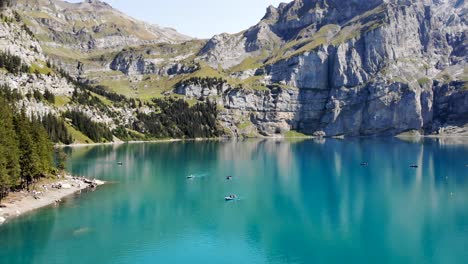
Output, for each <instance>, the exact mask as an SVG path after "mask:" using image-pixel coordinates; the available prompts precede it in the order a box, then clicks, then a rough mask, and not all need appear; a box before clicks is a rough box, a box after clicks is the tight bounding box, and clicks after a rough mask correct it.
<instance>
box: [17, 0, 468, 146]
mask: <svg viewBox="0 0 468 264" xmlns="http://www.w3.org/2000/svg"><path fill="white" fill-rule="evenodd" d="M20 1H21V0H20ZM36 1H42V0H36ZM53 1H54V2H58V3H60V2H61V1H60V0H53ZM92 2H93V3H91V4H97V5H99V2H98V3H95V1H92ZM87 4H90V3H87ZM85 5H86V4H85ZM105 5H106V4H105ZM19 7H20V9H21V8H22V6H21V5H19ZM38 8H39V9H44V7H38ZM18 12H19V13H20V14H21V16H22V17H23V18H24V19H25V22H26V24H27V25H28V26H30V24H29V23H27V22H28V19H29V18H30V17H34V16H37V15H35V14H31V13H30V12H31V9H24V8H23V9H22V10H19V11H18ZM89 14H90V15H91V16H92V15H93V14H92V12H91V13H89ZM71 18H73V17H71ZM36 21H38V22H40V23H39V24H38V25H39V28H38V29H36V30H33V31H34V32H37V31H40V30H44V28H47V27H48V26H47V24H46V23H44V21H43V20H41V19H39V20H36ZM76 21H79V20H76ZM76 21H75V22H71V23H69V24H70V25H71V24H74V23H75V24H76ZM41 23H42V24H41ZM70 25H68V28H64V30H65V31H67V30H68V31H67V32H68V33H70V32H72V33H73V32H75V31H76V30H73V29H72V28H71V27H70ZM118 28H119V26H116V27H115V30H117V29H118ZM124 29H125V27H123V29H120V30H121V31H125V30H124ZM467 31H468V30H467V8H466V5H465V4H464V1H454V0H445V1H435V0H434V1H432V0H418V1H405V0H372V1H365V3H364V4H363V1H360V0H347V1H344V2H343V1H332V0H295V1H291V2H290V3H283V4H280V5H279V6H278V7H268V8H267V10H266V14H265V16H264V17H263V18H262V20H261V21H259V23H257V24H256V25H254V26H252V27H250V28H249V29H246V30H244V31H242V32H240V33H237V34H220V35H216V36H214V37H213V38H211V39H209V40H196V39H188V40H186V39H182V40H180V41H175V42H170V41H169V42H157V43H144V44H141V45H140V44H138V45H127V44H128V43H125V42H123V44H122V45H121V46H117V47H116V46H114V43H112V44H109V45H108V46H106V44H105V42H104V46H102V47H97V48H95V49H94V50H93V49H91V50H93V51H91V52H90V51H89V50H88V49H85V51H84V52H78V53H74V52H71V51H70V50H67V51H63V50H61V51H63V52H64V54H60V53H58V52H57V50H60V49H55V50H51V48H50V46H49V47H48V45H49V42H47V41H45V40H44V39H41V37H40V36H38V34H35V36H36V37H37V38H38V42H39V43H40V45H41V46H42V47H43V48H44V53H45V56H46V57H47V58H50V59H52V61H53V62H54V64H56V65H58V66H59V67H61V68H62V69H64V70H66V71H67V72H68V73H69V74H70V75H71V77H72V78H74V79H75V80H78V81H79V82H83V83H85V84H86V85H88V86H89V89H93V90H94V89H96V88H99V89H104V90H106V92H105V93H104V92H102V91H101V90H99V91H101V92H100V93H102V94H106V93H108V92H111V93H112V92H115V93H118V94H122V95H125V96H127V97H129V98H133V99H137V100H142V101H151V100H153V98H166V99H168V98H174V97H175V98H183V99H184V100H186V101H187V102H189V103H191V104H193V103H196V102H204V101H210V102H215V103H216V104H217V105H218V109H219V115H218V123H219V125H220V126H222V127H223V130H224V133H225V135H228V136H235V137H237V136H239V137H243V136H247V137H249V136H275V135H284V134H287V133H288V131H291V130H294V131H298V132H301V133H306V134H309V135H315V136H343V135H344V136H373V135H397V134H400V133H405V132H407V131H417V132H418V133H421V134H426V135H434V134H441V133H444V131H450V133H452V134H453V133H458V134H463V133H465V134H466V133H467V131H468V130H467V127H466V124H467V121H468V120H466V117H467V116H468V93H467V91H468V86H467V80H468V78H467V76H468V68H467V60H468V59H467V47H468V44H467V39H466V32H467ZM55 32H58V31H55ZM67 32H66V33H67ZM112 32H113V33H115V31H112ZM112 32H111V33H110V34H111V35H112V34H113V33H112ZM75 33H76V32H75ZM93 34H96V33H95V32H94V33H93ZM122 34H123V33H122ZM125 34H127V33H125ZM125 34H124V35H125ZM91 35H92V34H91ZM60 43H61V42H58V44H60ZM95 47H96V46H95ZM103 47H105V48H103ZM39 53H41V52H39ZM93 87H94V88H93ZM113 97H115V96H113ZM101 99H102V100H104V99H105V98H101ZM104 101H105V100H104ZM105 102H107V104H109V105H111V106H112V107H114V108H113V110H108V111H110V112H109V113H112V111H117V109H118V111H119V112H120V113H125V118H122V116H120V119H121V120H125V122H121V121H120V119H119V118H112V117H111V115H108V114H105V115H104V116H106V117H105V118H102V119H97V120H96V121H98V122H103V120H106V121H105V122H107V123H110V124H112V125H111V127H117V126H123V127H125V128H126V129H130V130H132V129H135V128H137V131H138V129H140V128H142V127H141V126H140V125H137V124H140V123H139V122H140V121H141V120H139V119H138V117H137V115H138V112H139V111H141V110H142V109H139V110H135V109H134V110H131V111H130V110H129V109H125V108H122V107H115V106H116V103H115V102H109V101H105ZM143 108H144V107H143ZM76 109H78V108H76ZM93 109H94V108H93ZM127 110H128V111H127ZM96 111H97V110H96V109H94V110H90V113H92V112H94V113H96ZM106 111H107V110H106ZM145 111H149V110H148V109H147V110H145ZM98 112H99V111H98ZM139 132H144V129H143V130H141V131H139Z"/></svg>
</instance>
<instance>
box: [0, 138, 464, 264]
mask: <svg viewBox="0 0 468 264" xmlns="http://www.w3.org/2000/svg"><path fill="white" fill-rule="evenodd" d="M67 151H68V153H69V154H70V159H69V162H68V169H69V170H70V171H71V172H72V173H74V174H76V175H85V176H88V177H95V178H99V179H103V180H106V181H111V184H108V185H106V186H104V187H102V188H100V189H98V190H97V191H95V192H88V193H84V194H82V195H79V196H75V197H71V198H69V199H66V201H65V202H64V203H63V204H62V205H61V206H60V207H57V208H53V207H50V208H47V209H43V210H39V211H36V212H34V213H31V214H28V215H26V216H24V217H21V218H19V219H16V220H14V221H12V222H10V223H8V224H6V225H4V226H0V263H2V264H3V263H5V264H7V263H8V264H14V263H47V264H49V263H236V264H237V263H278V264H280V263H281V264H283V263H467V261H468V173H467V172H468V167H467V164H468V145H467V144H451V142H443V141H437V140H425V141H424V142H405V141H401V140H398V139H363V140H358V139H356V140H323V141H314V140H306V141H287V140H282V141H275V140H263V141H262V140H252V141H239V142H214V141H213V142H211V141H208V142H185V143H184V142H178V143H146V144H125V145H116V146H97V147H80V148H73V149H71V148H69V149H67ZM118 161H122V162H123V166H118V165H117V162H118ZM362 162H368V163H369V165H368V166H360V164H361V163H362ZM411 164H418V165H419V168H416V169H414V168H410V165H411ZM191 174H193V175H195V178H194V179H187V178H186V176H187V175H191ZM228 175H232V176H233V177H234V178H233V179H232V180H231V181H227V180H226V179H225V177H226V176H228ZM229 194H237V195H238V196H239V199H238V200H237V201H232V202H226V201H224V196H226V195H229Z"/></svg>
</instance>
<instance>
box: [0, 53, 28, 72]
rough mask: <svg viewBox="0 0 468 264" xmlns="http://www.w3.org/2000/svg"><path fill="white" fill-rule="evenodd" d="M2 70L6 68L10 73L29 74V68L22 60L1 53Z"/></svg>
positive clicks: (0, 64)
mask: <svg viewBox="0 0 468 264" xmlns="http://www.w3.org/2000/svg"><path fill="white" fill-rule="evenodd" d="M0 68H5V69H6V70H7V71H8V72H9V73H13V74H18V73H21V72H22V73H29V66H28V65H26V64H23V63H22V61H21V58H20V57H18V56H16V55H11V54H10V53H7V52H0Z"/></svg>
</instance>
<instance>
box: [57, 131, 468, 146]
mask: <svg viewBox="0 0 468 264" xmlns="http://www.w3.org/2000/svg"><path fill="white" fill-rule="evenodd" d="M382 137H388V138H403V139H405V138H429V139H452V138H453V139H460V138H463V139H465V138H466V139H468V135H463V134H445V135H401V134H400V135H394V136H355V137H346V136H333V137H317V136H297V137H284V136H269V137H267V136H263V137H252V138H237V137H232V138H229V137H218V138H189V139H183V138H173V139H155V140H132V141H115V142H105V143H76V144H70V145H63V144H56V145H55V146H54V147H56V148H66V147H73V148H75V147H93V146H114V145H125V144H142V143H171V142H184V141H189V142H190V141H219V140H239V139H351V138H382Z"/></svg>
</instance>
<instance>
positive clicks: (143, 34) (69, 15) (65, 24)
mask: <svg viewBox="0 0 468 264" xmlns="http://www.w3.org/2000/svg"><path fill="white" fill-rule="evenodd" d="M16 8H17V10H18V11H19V12H20V14H21V15H23V16H24V17H25V18H27V21H26V22H27V24H28V26H29V27H30V28H31V29H32V30H33V32H34V33H35V35H36V36H37V37H38V38H39V39H40V40H41V41H42V43H43V44H46V45H48V46H50V47H62V48H66V49H75V50H80V51H95V50H100V49H119V48H124V47H127V46H140V45H145V44H154V43H162V42H167V43H178V42H182V41H186V40H189V39H190V38H189V37H187V36H184V35H182V34H180V33H178V32H177V31H175V30H174V29H170V28H162V27H159V26H156V25H149V24H147V23H144V22H141V21H138V20H136V19H134V18H131V17H129V16H127V15H125V14H123V13H121V12H119V11H117V10H115V9H113V8H112V7H111V6H110V5H109V4H107V3H105V2H102V1H97V0H87V1H83V2H81V3H68V2H64V1H60V0H17V1H16Z"/></svg>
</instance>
